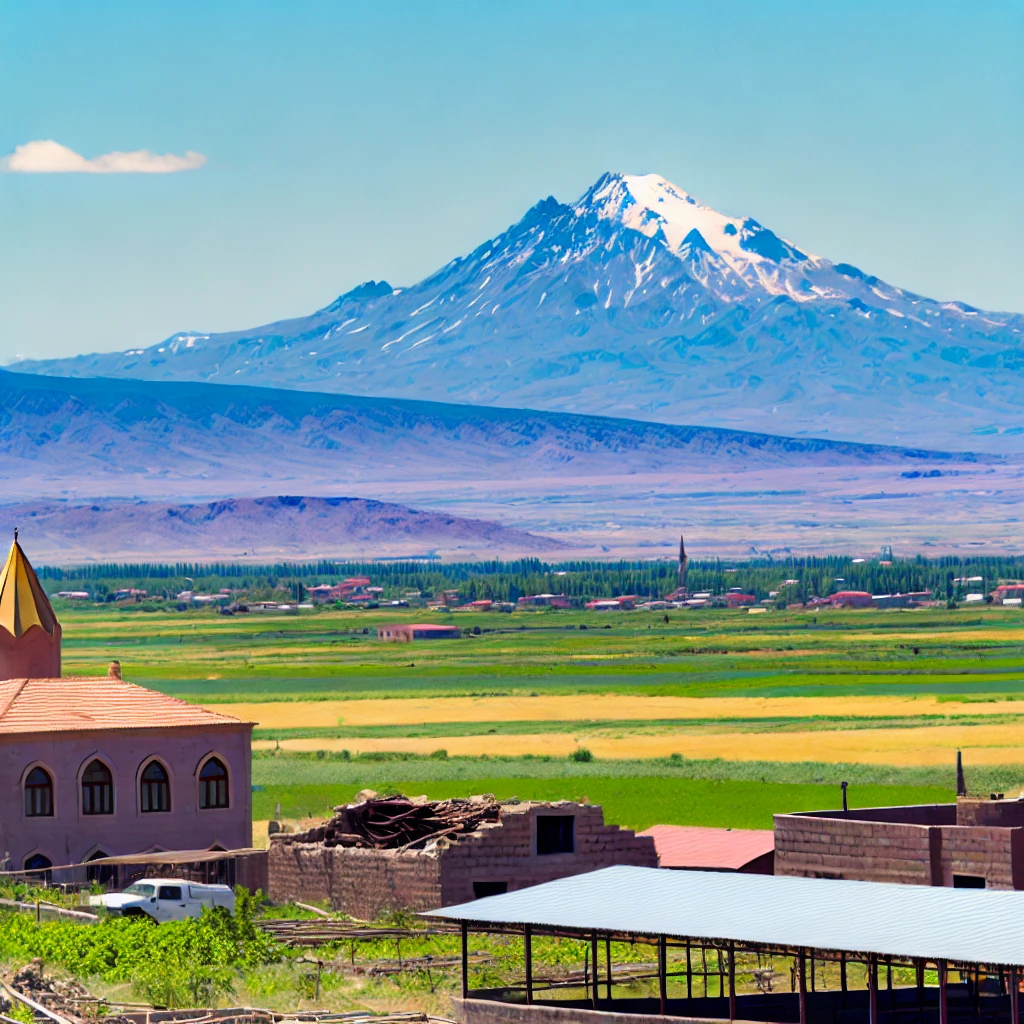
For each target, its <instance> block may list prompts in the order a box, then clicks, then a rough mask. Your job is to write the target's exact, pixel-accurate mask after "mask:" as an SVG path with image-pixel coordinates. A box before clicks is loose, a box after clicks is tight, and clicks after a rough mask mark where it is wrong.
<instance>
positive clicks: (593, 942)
mask: <svg viewBox="0 0 1024 1024" xmlns="http://www.w3.org/2000/svg"><path fill="white" fill-rule="evenodd" d="M590 962H591V963H592V964H593V965H594V972H593V978H592V981H593V983H594V985H593V988H592V989H591V991H590V1004H591V1006H593V1008H594V1009H595V1010H596V1009H597V1000H598V992H597V986H598V984H599V981H598V979H599V978H600V977H601V975H600V973H599V972H598V969H597V932H596V931H594V932H591V933H590Z"/></svg>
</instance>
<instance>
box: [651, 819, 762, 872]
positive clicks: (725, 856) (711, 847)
mask: <svg viewBox="0 0 1024 1024" xmlns="http://www.w3.org/2000/svg"><path fill="white" fill-rule="evenodd" d="M639 835H642V836H651V837H652V838H653V839H654V848H655V850H657V852H658V866H659V867H663V868H697V869H701V868H703V869H704V870H712V871H715V870H717V871H739V870H740V868H742V867H744V866H745V865H747V864H749V863H750V862H751V861H752V860H756V859H757V858H758V857H763V856H764V855H765V854H766V853H772V852H773V851H774V850H775V833H774V832H771V831H770V830H767V829H752V828H697V827H694V826H689V825H655V826H654V827H653V828H649V829H648V830H647V831H646V832H640V833H639Z"/></svg>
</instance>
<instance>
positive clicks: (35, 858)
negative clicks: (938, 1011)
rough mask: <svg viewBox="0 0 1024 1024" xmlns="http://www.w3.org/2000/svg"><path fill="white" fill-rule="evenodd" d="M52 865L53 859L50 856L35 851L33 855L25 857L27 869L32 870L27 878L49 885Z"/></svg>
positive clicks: (27, 879) (30, 880)
mask: <svg viewBox="0 0 1024 1024" xmlns="http://www.w3.org/2000/svg"><path fill="white" fill-rule="evenodd" d="M52 867H53V861H52V860H50V858H49V857H44V856H43V855H42V854H41V853H34V854H32V856H31V857H26V858H25V870H26V871H31V872H32V874H31V875H27V876H26V878H25V880H26V881H29V882H36V883H38V884H40V885H49V884H50V871H49V869H50V868H52Z"/></svg>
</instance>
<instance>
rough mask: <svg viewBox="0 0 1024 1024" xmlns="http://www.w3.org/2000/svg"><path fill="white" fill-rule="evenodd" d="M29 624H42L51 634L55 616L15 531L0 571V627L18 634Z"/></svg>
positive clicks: (29, 625)
mask: <svg viewBox="0 0 1024 1024" xmlns="http://www.w3.org/2000/svg"><path fill="white" fill-rule="evenodd" d="M32 626H42V627H43V629H45V630H46V632H47V633H49V634H50V636H53V631H54V629H55V628H56V627H57V616H56V615H55V614H54V612H53V606H52V605H51V604H50V600H49V598H48V597H47V596H46V594H45V593H44V592H43V588H42V586H40V583H39V577H38V576H36V573H35V570H34V569H33V568H32V564H31V563H30V562H29V560H28V559H27V558H26V557H25V552H24V551H22V550H21V545H20V544H19V543H18V531H17V530H15V531H14V543H13V544H12V545H11V551H10V554H9V555H8V556H7V561H6V562H5V563H4V567H3V569H2V570H0V627H2V628H3V629H6V630H7V632H8V633H11V634H12V635H13V636H15V637H19V636H21V635H22V633H24V632H25V631H26V630H28V629H29V628H30V627H32Z"/></svg>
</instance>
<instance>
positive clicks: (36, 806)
mask: <svg viewBox="0 0 1024 1024" xmlns="http://www.w3.org/2000/svg"><path fill="white" fill-rule="evenodd" d="M37 772H38V773H39V775H42V776H43V777H44V779H45V780H46V781H45V782H43V781H38V780H37V781H33V776H35V775H36V773H37ZM53 804H54V800H53V776H52V775H51V774H50V773H49V772H48V771H47V770H46V769H45V768H44V767H43V766H42V765H39V764H37V765H35V766H34V767H33V768H32V769H31V771H29V773H28V775H26V776H25V817H26V818H52V817H53Z"/></svg>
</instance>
